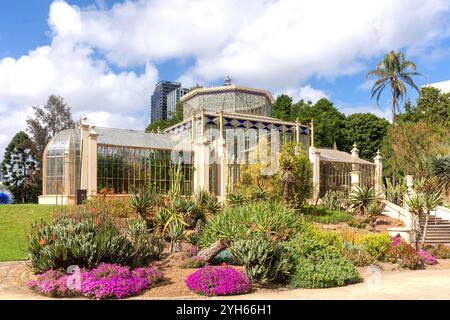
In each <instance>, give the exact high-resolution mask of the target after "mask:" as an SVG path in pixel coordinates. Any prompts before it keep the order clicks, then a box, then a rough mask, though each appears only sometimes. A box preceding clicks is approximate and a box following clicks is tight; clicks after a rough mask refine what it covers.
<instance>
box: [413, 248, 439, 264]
mask: <svg viewBox="0 0 450 320" xmlns="http://www.w3.org/2000/svg"><path fill="white" fill-rule="evenodd" d="M417 254H418V255H419V257H420V259H421V260H422V262H423V263H425V264H427V265H433V264H437V263H438V261H437V259H436V258H435V257H433V255H432V254H430V253H429V252H428V251H425V250H420V251H419V252H417Z"/></svg>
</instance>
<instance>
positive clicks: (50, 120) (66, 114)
mask: <svg viewBox="0 0 450 320" xmlns="http://www.w3.org/2000/svg"><path fill="white" fill-rule="evenodd" d="M33 111H34V114H33V117H29V118H28V119H27V131H28V132H29V133H30V134H31V137H32V141H33V144H34V146H33V147H34V148H35V149H36V151H35V153H36V159H37V160H38V162H39V164H41V163H42V156H43V154H44V150H45V147H46V146H47V144H48V142H49V141H50V140H51V138H53V137H54V136H55V135H56V134H57V133H58V132H60V131H61V130H64V129H69V128H75V122H74V121H73V119H72V113H71V110H70V107H68V106H67V104H66V103H65V102H64V99H63V98H62V97H58V96H55V95H51V96H49V97H48V99H47V103H46V104H45V105H43V106H34V107H33Z"/></svg>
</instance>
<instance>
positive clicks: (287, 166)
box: [279, 154, 295, 206]
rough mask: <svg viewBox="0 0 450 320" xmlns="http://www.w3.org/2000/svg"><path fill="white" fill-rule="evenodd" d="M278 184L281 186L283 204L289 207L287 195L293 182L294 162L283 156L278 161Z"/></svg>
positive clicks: (289, 157) (290, 158) (287, 156)
mask: <svg viewBox="0 0 450 320" xmlns="http://www.w3.org/2000/svg"><path fill="white" fill-rule="evenodd" d="M279 166H280V182H281V185H282V186H283V202H284V205H285V206H288V205H289V193H290V191H291V189H292V185H293V184H294V182H295V161H294V159H293V158H292V157H291V156H289V155H285V154H281V156H280V159H279Z"/></svg>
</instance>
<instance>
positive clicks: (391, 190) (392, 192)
mask: <svg viewBox="0 0 450 320" xmlns="http://www.w3.org/2000/svg"><path fill="white" fill-rule="evenodd" d="M407 189H408V187H407V186H406V184H405V183H404V182H403V180H402V179H400V180H398V181H397V183H396V184H395V185H394V184H393V183H392V182H391V180H390V179H386V190H385V191H386V199H387V200H388V201H390V202H392V203H395V204H396V205H398V206H403V198H404V195H405V192H406V190H407Z"/></svg>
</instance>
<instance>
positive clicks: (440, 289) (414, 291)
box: [0, 262, 450, 300]
mask: <svg viewBox="0 0 450 320" xmlns="http://www.w3.org/2000/svg"><path fill="white" fill-rule="evenodd" d="M24 270H25V268H24V266H23V263H21V262H0V300H4V299H46V298H45V297H42V296H38V295H35V294H33V293H32V292H31V291H30V290H28V289H26V288H24V287H21V286H19V285H18V280H17V279H18V278H20V276H21V275H23V274H25V273H24ZM363 276H364V278H366V281H365V282H364V283H359V284H355V285H350V286H346V287H340V288H330V289H309V290H306V289H295V290H287V289H277V290H267V289H263V290H258V291H257V292H254V293H251V294H247V295H243V296H233V297H225V299H239V300H241V299H248V300H252V299H255V300H256V299H286V300H291V299H295V300H310V299H314V300H323V299H345V300H347V299H348V300H360V299H383V300H384V299H388V300H395V299H450V269H437V270H420V271H402V272H383V273H381V274H377V273H375V274H366V275H363ZM134 299H139V297H135V298H134ZM214 299H217V298H214ZM221 299H222V298H221Z"/></svg>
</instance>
